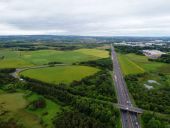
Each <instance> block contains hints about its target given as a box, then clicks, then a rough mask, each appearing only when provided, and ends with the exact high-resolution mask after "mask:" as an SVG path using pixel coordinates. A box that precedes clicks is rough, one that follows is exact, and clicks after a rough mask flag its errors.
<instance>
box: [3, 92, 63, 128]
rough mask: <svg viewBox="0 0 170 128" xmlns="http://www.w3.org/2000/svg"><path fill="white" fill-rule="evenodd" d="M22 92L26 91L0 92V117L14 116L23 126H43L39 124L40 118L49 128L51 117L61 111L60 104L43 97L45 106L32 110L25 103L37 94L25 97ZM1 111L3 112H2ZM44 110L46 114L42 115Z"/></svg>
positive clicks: (8, 117)
mask: <svg viewBox="0 0 170 128" xmlns="http://www.w3.org/2000/svg"><path fill="white" fill-rule="evenodd" d="M24 93H26V92H17V93H1V94H0V113H1V115H0V119H3V120H8V119H10V118H15V120H16V121H18V123H20V124H23V125H24V127H25V128H30V127H31V128H43V127H42V125H41V124H40V120H42V121H43V122H45V123H43V125H46V127H47V128H51V127H52V119H53V118H54V117H55V116H56V113H57V112H60V111H61V108H60V106H59V105H58V104H56V103H55V102H52V101H51V100H48V99H45V101H46V107H45V108H41V109H37V110H34V111H31V110H27V108H26V107H27V105H28V104H29V103H30V102H32V101H34V100H36V99H37V98H38V97H39V95H37V94H31V95H29V96H27V97H25V96H26V95H25V94H24ZM3 112H5V113H4V114H2V113H3ZM45 112H46V113H48V114H47V115H43V113H45Z"/></svg>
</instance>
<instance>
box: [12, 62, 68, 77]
mask: <svg viewBox="0 0 170 128" xmlns="http://www.w3.org/2000/svg"><path fill="white" fill-rule="evenodd" d="M65 65H68V64H55V65H53V66H51V65H39V66H31V67H25V68H17V69H16V70H15V72H13V73H11V75H12V76H13V77H14V78H17V79H21V78H20V76H19V73H20V72H23V71H25V70H29V69H38V68H46V67H56V66H65Z"/></svg>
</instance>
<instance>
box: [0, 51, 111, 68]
mask: <svg viewBox="0 0 170 128" xmlns="http://www.w3.org/2000/svg"><path fill="white" fill-rule="evenodd" d="M108 56H109V53H108V51H106V50H99V49H78V50H72V51H57V50H37V51H13V50H9V49H4V50H2V49H1V50H0V68H11V67H14V68H16V67H27V66H33V65H43V64H47V63H48V62H54V61H56V62H62V63H67V64H71V63H74V62H81V61H88V60H96V59H101V58H107V57H108ZM2 57H4V58H3V59H2Z"/></svg>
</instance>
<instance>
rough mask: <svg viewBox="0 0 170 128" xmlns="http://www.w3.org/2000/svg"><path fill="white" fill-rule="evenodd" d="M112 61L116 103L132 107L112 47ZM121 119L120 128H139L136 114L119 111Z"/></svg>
mask: <svg viewBox="0 0 170 128" xmlns="http://www.w3.org/2000/svg"><path fill="white" fill-rule="evenodd" d="M112 61H113V67H114V82H115V87H116V91H117V95H118V102H119V104H121V105H125V106H127V108H128V107H133V105H132V103H131V100H130V97H129V92H128V89H127V86H126V83H125V80H124V78H123V75H122V73H121V69H120V66H119V63H118V59H117V56H116V53H115V51H114V48H113V46H112ZM121 117H122V128H140V126H139V122H138V118H137V114H136V113H134V112H129V111H124V110H121Z"/></svg>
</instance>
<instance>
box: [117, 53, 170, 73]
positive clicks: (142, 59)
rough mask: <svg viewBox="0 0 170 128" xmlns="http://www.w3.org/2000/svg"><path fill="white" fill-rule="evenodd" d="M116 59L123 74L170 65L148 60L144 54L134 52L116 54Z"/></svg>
mask: <svg viewBox="0 0 170 128" xmlns="http://www.w3.org/2000/svg"><path fill="white" fill-rule="evenodd" d="M118 59H119V62H120V65H121V68H122V71H123V73H124V74H125V75H128V74H138V73H143V72H149V71H156V70H158V69H161V68H162V69H164V67H166V69H167V67H170V66H169V65H167V64H164V63H159V62H151V61H148V58H147V57H146V56H141V55H136V54H118ZM162 71H163V70H162ZM165 72H167V71H165Z"/></svg>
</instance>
